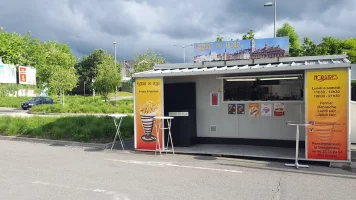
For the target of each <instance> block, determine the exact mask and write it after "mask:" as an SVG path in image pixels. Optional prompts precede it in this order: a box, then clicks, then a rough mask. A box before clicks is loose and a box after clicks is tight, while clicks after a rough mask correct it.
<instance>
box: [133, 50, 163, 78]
mask: <svg viewBox="0 0 356 200" xmlns="http://www.w3.org/2000/svg"><path fill="white" fill-rule="evenodd" d="M134 60H135V64H134V70H133V71H134V73H138V72H143V71H148V70H152V69H153V67H154V65H155V64H164V63H166V60H165V59H164V57H162V56H160V55H159V54H156V53H155V52H154V51H153V50H152V49H148V50H147V51H146V52H145V53H143V54H138V55H135V56H134Z"/></svg>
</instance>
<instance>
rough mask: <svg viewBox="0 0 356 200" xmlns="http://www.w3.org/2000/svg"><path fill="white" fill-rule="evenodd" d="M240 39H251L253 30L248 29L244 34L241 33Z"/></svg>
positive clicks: (253, 34)
mask: <svg viewBox="0 0 356 200" xmlns="http://www.w3.org/2000/svg"><path fill="white" fill-rule="evenodd" d="M242 39H243V40H252V39H255V33H254V32H253V30H250V31H249V32H247V33H246V34H244V35H242Z"/></svg>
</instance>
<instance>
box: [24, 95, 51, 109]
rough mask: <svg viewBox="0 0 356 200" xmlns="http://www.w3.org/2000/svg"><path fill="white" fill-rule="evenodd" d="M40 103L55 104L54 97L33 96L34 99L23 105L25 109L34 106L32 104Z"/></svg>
mask: <svg viewBox="0 0 356 200" xmlns="http://www.w3.org/2000/svg"><path fill="white" fill-rule="evenodd" d="M40 104H53V99H51V98H49V97H33V98H32V99H30V100H28V101H26V102H24V103H22V105H21V107H22V109H24V110H27V109H29V108H32V106H36V105H40Z"/></svg>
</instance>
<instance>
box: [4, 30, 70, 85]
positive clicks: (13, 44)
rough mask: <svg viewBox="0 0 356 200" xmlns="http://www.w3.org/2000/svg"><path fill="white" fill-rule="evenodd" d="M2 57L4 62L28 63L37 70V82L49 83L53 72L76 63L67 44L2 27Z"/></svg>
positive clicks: (41, 83) (39, 83)
mask: <svg viewBox="0 0 356 200" xmlns="http://www.w3.org/2000/svg"><path fill="white" fill-rule="evenodd" d="M0 44H1V45H0V57H1V58H2V60H3V62H4V63H8V64H16V65H26V66H32V67H35V68H36V70H37V83H38V85H39V86H42V85H43V83H48V82H49V80H50V78H51V77H50V76H51V74H52V72H53V71H54V70H55V69H57V68H59V67H61V68H64V69H70V68H71V67H73V66H74V64H75V63H76V58H75V57H74V56H73V55H72V53H71V50H70V48H69V46H68V45H67V44H60V43H59V42H53V41H47V42H41V41H40V40H38V39H36V38H34V39H32V38H31V33H30V32H29V33H28V34H27V35H21V34H18V33H9V32H6V31H4V30H3V29H2V28H1V29H0Z"/></svg>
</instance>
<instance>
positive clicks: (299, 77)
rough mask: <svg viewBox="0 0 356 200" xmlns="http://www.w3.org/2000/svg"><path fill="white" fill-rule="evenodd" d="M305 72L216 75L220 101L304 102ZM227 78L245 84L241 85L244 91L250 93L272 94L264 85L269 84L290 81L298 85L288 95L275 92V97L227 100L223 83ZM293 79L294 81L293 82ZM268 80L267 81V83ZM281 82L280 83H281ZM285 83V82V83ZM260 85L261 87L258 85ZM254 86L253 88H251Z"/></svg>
mask: <svg viewBox="0 0 356 200" xmlns="http://www.w3.org/2000/svg"><path fill="white" fill-rule="evenodd" d="M304 77H305V74H304V73H298V74H280V75H275V74H274V75H262V76H232V77H218V79H220V80H221V87H222V90H221V91H222V94H221V97H220V98H221V102H222V103H245V102H286V103H288V102H304V96H305V94H304V93H305V80H304ZM228 80H231V81H234V82H235V81H236V82H239V83H240V85H243V84H245V86H244V87H243V88H244V89H245V90H246V91H244V92H245V93H246V92H247V93H252V90H254V91H255V92H257V93H259V94H261V93H262V94H263V95H264V96H266V95H268V96H271V95H272V96H273V95H274V94H275V93H272V94H271V92H273V91H271V90H272V89H268V88H267V87H266V85H269V84H270V85H271V87H272V86H281V85H288V82H291V84H289V85H293V84H298V85H299V86H296V87H295V88H296V90H298V93H297V92H296V93H295V94H291V95H290V96H289V95H288V96H280V97H278V95H277V94H276V96H275V98H258V97H257V98H254V99H253V98H243V99H241V100H238V99H236V100H235V99H233V100H228V99H227V98H226V87H225V83H226V82H228ZM293 81H294V83H293ZM268 82H269V83H268ZM281 83H282V84H281ZM286 83H287V84H286ZM260 86H262V87H260ZM256 87H257V88H258V91H256V90H257V89H256ZM252 88H254V89H252ZM272 96H271V97H272Z"/></svg>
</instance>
